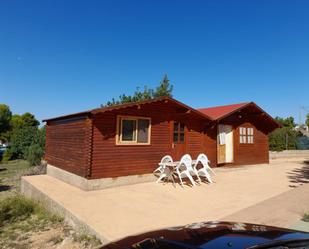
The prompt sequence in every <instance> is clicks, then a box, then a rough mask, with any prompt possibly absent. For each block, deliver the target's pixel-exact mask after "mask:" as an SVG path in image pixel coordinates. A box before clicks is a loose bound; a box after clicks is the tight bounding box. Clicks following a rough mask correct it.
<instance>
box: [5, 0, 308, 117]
mask: <svg viewBox="0 0 309 249" xmlns="http://www.w3.org/2000/svg"><path fill="white" fill-rule="evenodd" d="M308 11H309V1H305V0H304V1H301V0H296V1H292V0H291V1H284V0H278V1H272V0H264V1H263V0H256V1H247V0H246V1H237V0H233V1H217V0H214V1H176V0H175V1H172V0H171V1H159V0H156V1H146V0H141V1H133V0H130V1H125V0H124V1H60V0H55V1H45V0H43V1H42V0H39V1H30V0H29V1H22V0H20V1H13V0H9V1H4V0H3V1H1V2H0V103H6V104H8V105H10V107H11V109H12V111H13V112H14V113H23V112H26V111H29V112H32V113H34V114H35V115H36V117H37V118H38V119H40V120H41V119H43V118H48V117H54V116H58V115H62V114H68V113H72V112H78V111H82V110H87V109H91V108H95V107H98V106H99V105H100V104H101V103H105V102H106V101H108V100H109V99H111V98H112V97H117V96H119V95H120V94H121V93H127V94H130V93H132V92H133V91H134V90H135V88H136V86H144V85H148V86H149V87H155V86H156V85H157V84H158V83H159V81H160V80H161V79H162V77H163V75H164V74H165V73H167V74H168V76H169V78H170V81H171V83H172V84H173V85H174V97H175V98H176V99H178V100H180V101H182V102H184V103H186V104H188V105H190V106H192V107H208V106H214V105H224V104H229V103H237V102H244V101H255V102H256V103H257V104H259V105H260V106H261V107H262V108H264V109H265V110H266V111H268V112H269V113H270V114H271V115H273V116H277V115H278V116H290V115H292V116H295V117H296V118H297V119H298V110H299V106H300V105H304V106H309V103H308V102H309V98H308V93H309V15H308Z"/></svg>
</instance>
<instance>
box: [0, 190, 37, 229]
mask: <svg viewBox="0 0 309 249" xmlns="http://www.w3.org/2000/svg"><path fill="white" fill-rule="evenodd" d="M35 208H36V203H35V202H33V201H31V200H28V199H26V198H25V197H23V196H21V195H16V196H13V197H7V198H5V199H3V200H2V201H1V202H0V226H2V225H4V224H5V223H7V222H14V221H17V220H18V221H21V220H25V219H26V218H28V217H29V216H30V215H31V214H33V213H34V211H35Z"/></svg>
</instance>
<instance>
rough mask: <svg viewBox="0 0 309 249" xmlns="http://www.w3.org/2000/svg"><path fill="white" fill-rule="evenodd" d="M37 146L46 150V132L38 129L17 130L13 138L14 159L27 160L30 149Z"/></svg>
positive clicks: (11, 143)
mask: <svg viewBox="0 0 309 249" xmlns="http://www.w3.org/2000/svg"><path fill="white" fill-rule="evenodd" d="M34 144H37V145H39V146H40V147H41V149H42V150H44V146H45V130H44V128H42V129H38V128H37V127H32V126H31V127H24V128H22V129H17V130H16V131H15V132H14V134H13V135H12V137H11V141H10V145H11V152H12V159H27V155H28V151H29V147H30V146H31V145H34Z"/></svg>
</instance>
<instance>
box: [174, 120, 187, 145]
mask: <svg viewBox="0 0 309 249" xmlns="http://www.w3.org/2000/svg"><path fill="white" fill-rule="evenodd" d="M173 142H174V143H184V142H185V125H184V124H182V123H179V122H174V135H173Z"/></svg>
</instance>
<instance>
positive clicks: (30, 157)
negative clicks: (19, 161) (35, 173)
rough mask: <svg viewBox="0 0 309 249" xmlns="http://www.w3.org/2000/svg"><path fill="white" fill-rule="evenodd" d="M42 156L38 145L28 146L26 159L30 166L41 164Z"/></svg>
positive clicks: (42, 152) (42, 153)
mask: <svg viewBox="0 0 309 249" xmlns="http://www.w3.org/2000/svg"><path fill="white" fill-rule="evenodd" d="M43 155H44V151H43V150H42V148H41V146H40V145H38V144H32V145H30V146H29V148H28V151H27V155H26V159H27V161H28V162H29V164H30V165H31V166H36V165H39V164H40V163H41V159H42V157H43Z"/></svg>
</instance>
